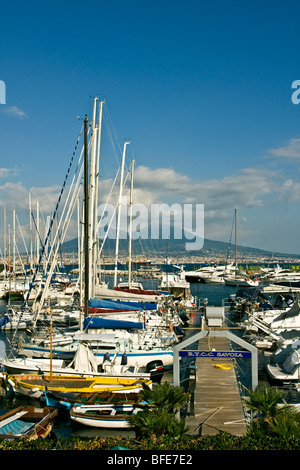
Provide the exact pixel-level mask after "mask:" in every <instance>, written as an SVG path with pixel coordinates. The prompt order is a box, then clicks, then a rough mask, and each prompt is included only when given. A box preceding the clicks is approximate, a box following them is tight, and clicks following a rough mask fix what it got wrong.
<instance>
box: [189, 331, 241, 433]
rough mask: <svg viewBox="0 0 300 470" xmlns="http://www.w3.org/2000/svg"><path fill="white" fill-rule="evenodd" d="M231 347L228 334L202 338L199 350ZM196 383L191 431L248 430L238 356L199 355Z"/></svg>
mask: <svg viewBox="0 0 300 470" xmlns="http://www.w3.org/2000/svg"><path fill="white" fill-rule="evenodd" d="M213 349H215V350H217V351H230V342H229V340H228V339H227V338H225V337H210V336H207V337H205V338H201V339H200V340H199V350H206V351H209V350H213ZM195 365H196V386H195V390H194V391H193V392H192V396H191V404H190V416H188V417H187V418H186V425H187V426H188V428H189V434H191V435H195V436H206V435H214V434H218V433H219V432H228V433H230V434H233V435H235V436H242V435H244V434H245V433H246V421H245V415H244V410H243V405H242V400H241V395H240V391H239V386H238V382H237V378H236V373H235V368H234V360H232V359H228V358H224V359H220V358H216V357H201V358H200V357H198V358H196V361H195Z"/></svg>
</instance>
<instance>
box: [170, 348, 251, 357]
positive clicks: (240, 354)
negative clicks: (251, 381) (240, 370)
mask: <svg viewBox="0 0 300 470" xmlns="http://www.w3.org/2000/svg"><path fill="white" fill-rule="evenodd" d="M179 356H181V357H217V358H219V359H239V358H251V356H252V354H251V352H249V351H188V350H181V351H179Z"/></svg>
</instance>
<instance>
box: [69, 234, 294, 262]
mask: <svg viewBox="0 0 300 470" xmlns="http://www.w3.org/2000/svg"><path fill="white" fill-rule="evenodd" d="M187 242H189V240H186V239H180V240H178V239H173V238H170V239H168V240H161V239H159V240H152V239H148V240H141V239H138V240H134V241H133V244H132V252H133V255H134V256H136V255H140V256H147V257H151V256H153V255H156V256H167V255H168V256H175V255H176V256H184V255H185V256H188V255H192V256H198V257H203V258H207V257H208V256H210V257H213V256H216V257H218V256H222V257H224V256H225V257H226V256H227V255H228V254H230V259H233V258H234V256H235V246H234V244H231V245H230V244H229V243H226V242H221V241H216V240H209V239H205V240H204V244H203V246H202V248H201V249H199V250H194V249H193V250H189V251H187V250H186V246H185V244H186V243H187ZM77 244H78V241H77V238H75V239H73V240H69V241H67V242H65V243H63V245H62V252H63V253H77V251H78V245H77ZM201 244H202V243H201ZM201 244H200V245H199V246H201ZM127 252H128V241H127V240H124V239H121V240H120V243H119V253H120V254H123V255H124V253H125V254H126V253H127ZM237 252H238V257H239V259H241V258H246V257H260V258H270V259H271V257H273V258H274V257H280V258H281V257H282V258H287V257H289V258H299V255H298V254H287V253H278V252H276V253H272V252H270V251H266V250H261V249H258V248H251V247H247V246H242V245H238V246H237ZM103 254H104V255H105V257H110V256H113V255H114V254H115V240H113V239H109V238H108V239H107V240H106V242H105V248H104V250H103Z"/></svg>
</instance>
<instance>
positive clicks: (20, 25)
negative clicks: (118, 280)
mask: <svg viewBox="0 0 300 470" xmlns="http://www.w3.org/2000/svg"><path fill="white" fill-rule="evenodd" d="M299 10H300V7H299V2H297V1H285V2H283V1H277V0H275V1H273V2H269V1H266V0H265V1H257V0H254V1H243V2H241V1H234V0H230V1H227V2H224V1H220V0H218V1H215V2H202V1H194V0H187V1H185V2H183V1H181V0H178V1H174V0H173V1H169V0H165V1H157V0H152V1H151V2H150V1H135V0H132V1H131V0H128V1H126V2H125V1H114V0H111V1H109V2H104V1H101V0H99V1H91V2H89V3H87V4H84V3H83V2H79V1H76V0H75V1H72V2H66V1H65V2H58V1H52V2H47V3H41V2H37V1H28V2H21V1H16V2H14V3H10V4H9V3H8V2H6V4H5V5H1V30H0V38H1V40H0V80H3V81H4V82H5V84H6V104H1V105H0V154H1V162H0V198H1V199H0V203H1V205H2V206H3V205H5V206H6V207H7V213H8V214H10V211H11V210H12V209H13V208H15V209H16V211H17V213H18V216H19V218H20V219H22V221H23V222H22V224H23V226H24V230H26V220H25V219H23V218H22V215H21V214H22V212H23V211H25V212H26V208H25V201H27V193H28V192H30V193H32V194H33V198H40V200H41V205H42V206H43V207H44V211H45V213H46V212H47V211H49V213H50V211H51V209H50V207H51V204H52V205H55V202H56V199H57V195H58V193H59V190H60V187H61V185H62V183H63V180H64V177H65V174H66V170H67V167H68V164H69V161H70V158H71V155H72V152H73V148H74V145H75V142H76V139H77V137H78V134H79V131H80V127H81V122H80V121H79V120H78V119H77V116H81V117H84V115H85V114H88V116H89V118H90V117H91V112H92V101H93V97H94V96H95V95H97V96H99V98H101V99H103V100H105V106H106V108H107V110H108V113H109V116H110V118H111V121H112V123H113V128H114V131H115V133H116V136H117V139H118V142H119V144H120V147H122V145H123V142H124V139H130V140H131V145H130V149H129V150H128V157H127V158H128V163H130V160H131V159H132V158H133V157H134V158H135V160H136V179H135V187H136V197H141V198H145V199H146V200H147V203H149V204H151V202H152V203H153V202H158V201H166V202H169V203H171V202H179V203H183V202H190V203H193V204H197V203H199V204H204V206H205V236H206V237H207V238H211V239H215V240H223V241H228V240H229V237H230V231H231V225H232V218H233V213H234V209H235V207H237V209H238V220H239V242H240V243H241V244H244V245H248V246H253V247H257V248H264V249H268V250H270V251H272V250H273V249H274V250H277V251H283V252H287V253H300V242H299V235H300V217H299V215H300V182H299V161H300V104H299V105H295V104H293V103H292V101H291V96H292V92H293V90H292V88H291V86H292V82H293V81H295V80H300V70H299V43H300V29H299ZM119 158H120V156H119ZM102 160H103V163H102V165H103V166H102V172H103V173H102V177H103V179H105V178H108V177H109V176H110V177H111V174H112V171H114V168H116V159H115V158H114V157H112V155H111V151H110V150H109V144H108V140H107V141H105V140H104V141H103V150H102ZM0 217H2V216H1V215H0ZM9 217H10V215H9Z"/></svg>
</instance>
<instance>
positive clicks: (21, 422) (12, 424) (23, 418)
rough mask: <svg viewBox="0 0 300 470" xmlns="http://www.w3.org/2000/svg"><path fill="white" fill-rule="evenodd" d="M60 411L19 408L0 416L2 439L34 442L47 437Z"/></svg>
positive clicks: (0, 436) (0, 437) (32, 407)
mask: <svg viewBox="0 0 300 470" xmlns="http://www.w3.org/2000/svg"><path fill="white" fill-rule="evenodd" d="M57 413H58V410H56V409H54V410H50V409H49V408H48V407H45V408H36V407H34V406H19V407H18V408H16V409H14V410H12V411H9V412H8V413H5V414H4V415H2V416H0V439H5V440H7V439H9V440H13V439H21V438H22V439H28V440H34V439H38V438H45V437H47V436H48V435H49V434H50V432H51V430H52V428H53V423H54V419H55V417H56V415H57Z"/></svg>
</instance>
